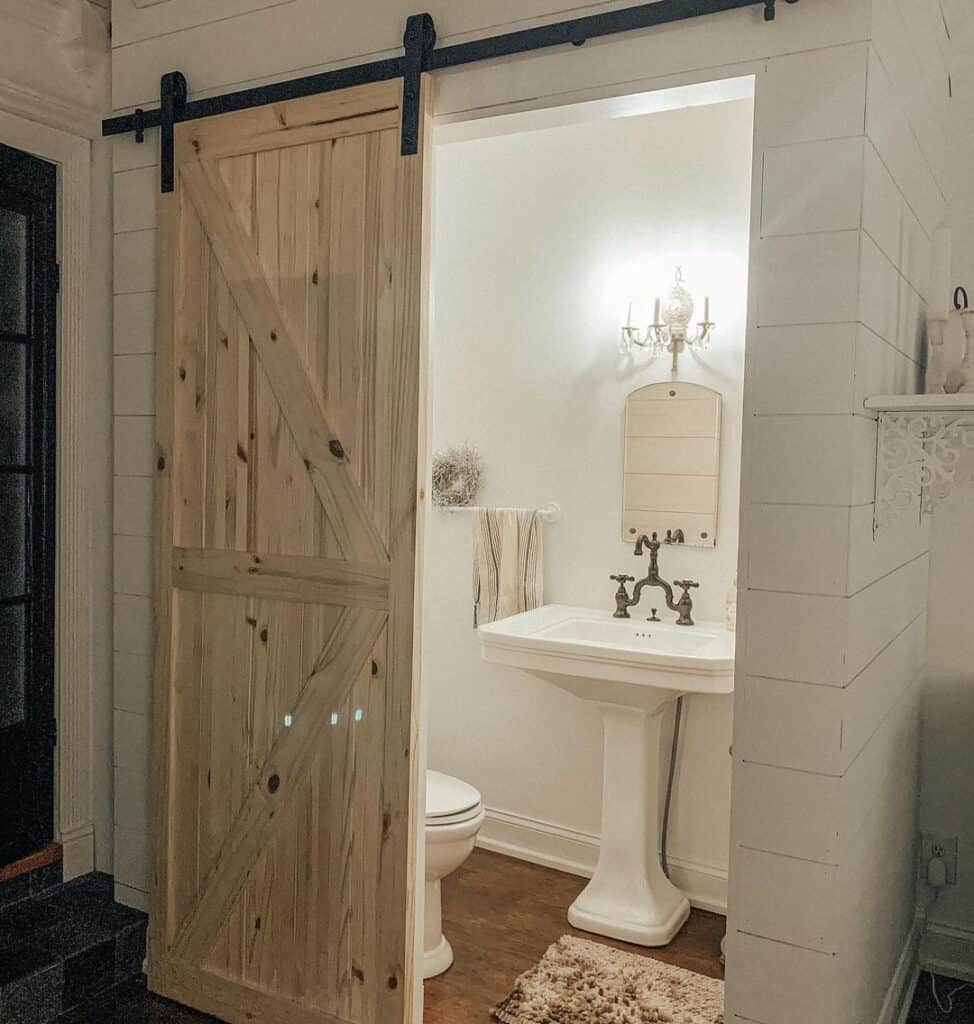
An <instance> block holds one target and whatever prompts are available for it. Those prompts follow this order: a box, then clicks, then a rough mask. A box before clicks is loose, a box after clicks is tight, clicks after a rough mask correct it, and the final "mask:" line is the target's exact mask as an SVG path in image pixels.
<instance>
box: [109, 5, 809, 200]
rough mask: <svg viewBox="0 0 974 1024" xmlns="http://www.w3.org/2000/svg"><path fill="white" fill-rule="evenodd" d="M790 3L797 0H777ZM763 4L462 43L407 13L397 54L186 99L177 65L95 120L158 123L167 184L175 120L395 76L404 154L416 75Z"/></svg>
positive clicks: (630, 17)
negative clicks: (445, 39)
mask: <svg viewBox="0 0 974 1024" xmlns="http://www.w3.org/2000/svg"><path fill="white" fill-rule="evenodd" d="M785 2H786V3H790V4H794V3H797V2H798V0H785ZM759 6H760V7H763V8H764V20H765V21H773V20H774V17H775V0H657V2H656V3H648V4H640V5H639V6H638V7H627V8H624V9H623V10H619V11H607V12H605V13H604V14H591V15H588V16H587V17H583V18H573V19H571V20H569V21H557V22H554V23H553V24H551V25H540V26H538V27H537V28H528V29H522V30H521V31H518V32H506V33H504V34H502V35H498V36H488V37H487V38H485V39H476V40H474V41H473V42H469V43H457V44H455V45H453V46H444V47H441V48H440V49H437V48H436V29H435V27H434V25H433V18H432V17H431V16H430V15H429V14H414V15H412V16H411V17H410V18H409V19H408V20H407V22H406V32H405V36H404V38H403V44H404V47H405V55H404V56H402V57H391V58H388V59H386V60H376V61H370V62H369V63H366V64H356V65H353V66H351V67H346V68H339V69H338V70H336V71H325V72H322V73H321V74H317V75H306V76H305V77H303V78H293V79H291V80H290V81H287V82H275V83H274V84H272V85H260V86H257V87H256V88H253V89H241V90H240V91H239V92H230V93H225V94H223V95H221V96H209V97H207V98H206V99H200V100H189V99H187V86H186V79H185V77H184V76H183V75H182V74H181V73H180V72H179V71H173V72H170V73H169V74H167V75H163V77H162V85H161V89H160V103H159V106H158V107H157V108H155V109H153V110H142V109H141V108H140V109H138V110H136V111H135V113H133V114H124V115H122V116H121V117H110V118H108V119H106V120H105V121H103V122H102V134H103V135H124V134H126V133H128V132H134V133H135V138H136V141H137V142H142V141H144V138H145V130H146V129H147V128H161V129H162V133H161V135H162V139H161V145H162V154H161V160H160V165H161V177H162V182H161V184H162V191H163V192H171V191H172V189H173V153H172V143H173V125H175V124H179V123H180V122H183V121H196V120H199V119H200V118H202V117H212V116H214V115H216V114H229V113H232V112H233V111H235V110H246V109H247V108H249V107H262V106H266V105H267V104H269V103H281V102H284V101H286V100H294V99H300V98H301V97H302V96H314V95H317V94H318V93H324V92H333V91H334V90H336V89H345V88H348V87H349V86H353V85H364V84H367V83H369V82H386V81H390V80H391V79H394V78H402V79H403V125H402V152H403V155H404V156H409V155H411V154H414V153H416V151H417V147H418V144H419V132H418V129H419V109H420V106H419V100H420V79H421V76H422V75H423V73H424V72H429V71H442V70H444V69H446V68H456V67H461V66H462V65H464V64H475V63H477V62H479V61H483V60H493V59H495V58H497V57H509V56H512V55H513V54H518V53H528V52H530V51H533V50H545V49H548V48H550V47H552V46H567V45H569V44H571V45H572V46H582V45H583V44H585V43H586V42H587V41H588V40H589V39H598V38H600V37H601V36H610V35H615V34H617V33H619V32H635V31H638V30H639V29H646V28H655V27H656V26H658V25H666V24H669V23H671V22H674V21H687V20H688V19H690V18H700V17H703V16H704V15H707V14H720V13H722V12H724V11H735V10H738V9H739V8H743V7H759Z"/></svg>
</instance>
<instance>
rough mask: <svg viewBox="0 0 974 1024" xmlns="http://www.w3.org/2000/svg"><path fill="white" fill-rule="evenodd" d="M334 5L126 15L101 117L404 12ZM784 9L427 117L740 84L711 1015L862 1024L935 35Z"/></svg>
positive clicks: (896, 769)
mask: <svg viewBox="0 0 974 1024" xmlns="http://www.w3.org/2000/svg"><path fill="white" fill-rule="evenodd" d="M562 2H563V0H562ZM326 6H327V5H322V4H320V2H317V0H315V2H312V0H291V2H289V3H283V4H274V5H272V4H271V3H269V2H265V3H263V4H261V3H259V0H251V2H247V0H223V2H221V3H218V4H215V5H212V7H208V8H207V12H206V14H205V15H204V14H203V13H201V10H200V7H199V5H198V4H196V3H193V2H191V0H167V2H163V3H160V4H157V5H152V6H141V5H138V4H136V3H135V2H134V0H116V3H115V7H114V19H115V45H116V49H115V52H114V64H113V72H114V90H115V94H114V95H115V99H114V102H115V106H116V107H117V108H119V109H123V108H128V107H131V106H134V105H136V104H144V103H146V102H149V101H151V100H152V99H153V97H154V95H155V93H156V90H157V83H158V78H159V75H160V73H162V72H164V71H167V70H170V69H171V68H173V67H180V68H181V69H183V70H184V71H185V72H186V73H187V75H188V78H189V82H190V87H191V89H193V90H194V91H196V92H200V91H203V92H205V91H208V90H209V91H213V90H216V89H219V88H224V87H227V86H230V85H240V84H243V83H245V82H250V81H253V80H257V79H265V78H268V77H281V76H284V75H285V74H288V73H293V72H294V71H295V70H296V69H298V68H307V67H312V66H313V67H319V66H322V65H324V64H326V63H328V62H329V61H332V62H334V61H339V60H341V61H344V60H349V59H352V58H356V57H360V56H362V55H364V54H374V53H377V52H380V51H381V52H385V51H388V50H390V49H391V48H393V47H395V46H396V45H397V43H398V37H399V34H400V30H401V25H402V23H403V21H404V19H405V16H406V15H407V14H408V13H411V9H410V8H409V7H408V5H406V4H405V3H402V2H400V0H368V2H363V3H361V4H358V5H356V6H355V7H354V9H352V10H350V11H349V12H347V17H344V18H343V19H342V20H341V21H340V22H336V21H335V20H334V18H333V17H332V16H331V15H330V14H329V12H328V11H327V10H326V9H325V8H326ZM618 6H624V4H621V3H612V4H601V5H593V7H592V8H588V9H605V8H606V7H618ZM782 6H783V9H782V10H781V11H780V14H779V18H778V20H777V21H776V22H775V23H774V24H773V25H764V24H763V23H762V22H761V19H760V12H759V11H758V10H754V11H747V12H733V13H728V14H725V15H720V16H715V17H712V18H707V19H702V20H700V21H699V22H694V23H692V24H687V25H680V26H673V27H669V28H668V29H667V30H666V31H664V32H657V33H650V34H634V35H631V36H626V37H621V38H619V39H615V40H611V41H606V42H602V43H596V44H590V45H589V46H586V47H584V48H581V49H579V50H574V51H571V52H567V53H566V52H561V53H558V54H554V53H547V54H539V55H533V56H529V57H524V58H520V59H518V60H517V61H514V62H497V63H495V64H493V65H483V66H480V67H477V68H471V69H466V70H464V71H462V72H456V73H451V74H449V75H443V76H440V78H439V79H438V81H437V88H438V97H439V98H438V109H439V111H440V112H441V113H444V114H448V115H449V114H457V113H459V112H462V111H469V110H474V109H477V108H490V107H495V108H496V107H497V106H503V105H509V104H517V103H522V102H523V103H529V104H531V105H545V104H546V103H552V102H557V100H556V99H555V97H560V98H561V99H568V98H586V97H589V96H593V95H598V94H606V93H613V92H615V93H620V92H627V91H635V90H639V89H642V88H646V87H652V86H653V85H660V86H662V85H672V84H680V83H681V82H682V81H686V80H687V78H688V77H691V78H692V77H700V76H701V75H702V70H701V69H704V68H711V69H715V70H713V71H711V72H708V73H707V74H706V75H703V77H708V76H710V77H718V76H726V75H730V74H741V73H755V74H756V75H757V76H758V87H757V88H758V91H757V108H756V135H757V149H756V154H757V160H758V163H757V165H756V167H755V200H756V208H757V209H758V210H760V217H759V220H758V221H757V222H756V224H755V230H754V231H753V233H752V244H753V247H754V248H753V253H752V277H751V317H750V320H751V330H750V331H749V339H748V381H747V387H746V395H745V417H746V419H749V425H748V434H747V436H746V440H745V445H746V455H745V459H746V476H745V478H744V480H743V493H744V499H743V527H744V537H743V547H742V551H743V563H742V581H746V582H747V583H748V585H749V587H750V589H749V590H748V591H747V592H745V593H744V594H743V595H742V601H741V604H742V608H741V635H740V645H741V646H740V652H741V657H740V666H741V671H740V676H739V687H738V694H737V698H736V710H735V716H736V725H735V727H736V737H735V759H736V760H735V783H734V785H735V806H734V819H735V820H734V823H733V847H734V849H733V851H732V878H731V915H732V916H731V925H732V929H733V934H732V942H731V946H730V981H729V984H728V1011H729V1016H728V1019H735V1020H745V1019H750V1020H754V1021H758V1022H761V1024H803V1022H804V1021H809V1022H811V1021H815V1022H816V1024H818V1022H820V1021H822V1020H830V1021H835V1022H843V1024H844V1022H849V1024H851V1022H853V1021H855V1022H859V1021H873V1020H877V1019H878V1015H879V1012H880V1007H881V1004H882V1003H883V1000H884V998H885V997H886V993H887V989H888V988H889V985H890V982H891V980H892V978H893V974H894V969H895V967H896V964H897V961H898V958H899V957H900V955H901V951H902V950H903V948H904V945H905V943H906V941H907V937H908V932H909V923H910V920H911V918H912V913H913V902H912V893H911V891H910V886H909V885H908V882H909V880H910V879H912V871H913V832H914V824H913V813H914V812H913V806H914V797H913V794H914V789H915V780H916V763H915V755H914V749H915V734H916V718H917V715H916V685H915V682H916V675H917V671H918V668H919V665H920V664H921V663H922V661H923V630H924V612H925V606H926V569H927V566H926V537H925V535H924V534H923V533H922V532H919V531H917V530H914V529H910V528H905V527H904V528H902V529H900V530H899V531H897V532H895V533H893V534H890V535H888V536H885V537H882V538H880V539H878V540H877V541H874V540H873V538H872V529H871V518H872V509H871V502H872V487H873V470H874V464H875V432H876V428H875V423H874V421H873V420H872V419H871V418H869V417H867V416H866V415H864V414H863V412H862V404H861V400H862V397H863V396H864V395H865V394H868V393H871V392H880V391H882V392H887V391H891V390H901V391H907V390H911V389H912V387H913V386H914V384H915V380H916V376H917V372H918V362H919V358H920V325H921V320H922V314H923V308H924V298H925V295H926V289H927V282H926V279H925V275H926V270H927V265H928V262H929V237H930V234H931V232H932V230H933V227H934V225H935V224H936V222H937V220H938V219H939V217H940V216H941V211H942V207H943V195H942V190H941V187H940V184H939V181H940V178H939V177H938V168H939V167H941V166H942V154H940V153H939V147H940V145H941V142H942V138H943V129H942V121H943V118H942V116H941V114H940V113H939V111H938V109H937V108H938V107H939V106H940V104H941V101H942V98H943V94H944V91H943V88H942V87H943V85H944V83H943V78H942V75H941V74H940V68H941V67H942V61H939V60H938V55H939V41H938V38H937V34H936V33H937V31H938V29H937V26H938V24H942V23H941V22H939V20H938V15H937V11H936V2H935V0H916V2H914V0H816V2H814V3H813V2H810V0H809V2H805V3H801V4H799V5H797V6H795V7H790V6H788V7H785V6H784V5H782ZM255 8H261V9H258V10H255ZM430 10H431V11H432V13H433V14H434V16H435V17H436V19H437V24H438V27H439V29H440V32H441V36H443V37H451V38H452V39H456V38H457V37H458V36H461V35H463V34H465V33H469V32H476V31H480V30H483V29H486V28H488V27H493V30H498V29H499V28H503V27H508V26H510V25H512V24H514V19H515V18H519V19H524V18H526V17H527V18H532V17H552V16H556V15H558V14H559V13H562V12H563V8H561V7H560V6H559V0H535V2H534V3H532V4H530V5H528V6H527V7H526V6H525V5H524V4H515V3H513V0H490V2H481V3H473V2H463V3H460V2H456V0H451V2H449V3H447V2H446V0H443V2H441V3H438V4H432V5H431V7H430ZM211 15H212V19H211V20H208V21H207V19H208V18H210V16H211ZM203 21H207V23H206V24H202V22H203ZM521 23H522V22H518V24H521ZM647 68H652V69H653V74H655V75H657V76H659V77H657V78H656V79H654V80H652V82H650V81H649V80H648V79H647V78H646V74H647V71H646V69H647ZM663 76H666V77H665V78H664V77H663ZM917 84H920V85H922V86H923V88H922V89H920V90H918V89H916V88H915V86H916V85H917ZM916 96H922V98H923V102H922V103H918V102H917V101H916V99H915V97H916ZM148 141H149V145H147V146H145V147H137V146H135V145H134V143H133V142H132V141H131V139H124V140H120V141H119V142H117V144H116V150H115V170H116V174H115V186H116V196H115V203H116V210H115V214H116V231H117V232H118V234H117V236H116V250H115V255H116V278H115V291H116V345H117V348H116V353H117V354H116V357H115V362H116V366H115V370H116V398H115V402H116V405H115V412H116V417H117V418H116V474H117V476H116V516H117V521H118V523H119V524H120V525H119V530H121V528H122V527H121V524H125V526H126V530H127V531H130V532H125V533H124V534H120V536H119V538H117V540H118V542H119V544H118V549H119V552H120V553H119V555H118V556H117V558H116V592H117V597H116V720H115V728H116V750H115V764H116V787H117V800H116V822H117V833H116V877H117V880H118V883H119V892H120V895H122V896H124V897H126V898H128V899H131V900H133V901H138V900H139V899H141V896H140V893H142V892H143V891H144V890H145V887H146V872H145V849H146V838H145V788H144V779H145V776H146V766H147V756H148V754H147V751H148V741H147V734H148V719H147V714H146V711H147V707H148V705H147V700H148V696H147V695H148V685H149V683H148V672H149V655H150V649H149V648H150V608H149V599H148V596H147V594H148V586H147V584H148V577H147V571H146V567H147V564H148V562H147V559H148V548H149V542H148V536H147V533H148V511H147V504H146V503H147V502H148V500H149V491H150V489H151V485H150V484H149V483H148V482H147V480H148V478H149V477H150V474H151V473H152V456H151V447H150V444H149V439H148V431H149V429H150V427H149V423H150V422H151V415H152V397H151V380H152V368H153V360H152V354H151V353H152V345H153V342H152V321H153V305H152V303H153V299H152V294H151V293H152V292H153V290H154V288H155V267H154V259H155V256H154V254H155V230H154V217H153V209H154V206H153V196H154V192H155V188H156V184H155V180H156V169H155V167H154V166H149V165H151V164H153V163H154V161H155V152H156V151H155V143H156V140H155V138H153V137H152V134H150V136H149V140H148ZM715 167H716V165H715ZM715 173H717V171H716V170H715Z"/></svg>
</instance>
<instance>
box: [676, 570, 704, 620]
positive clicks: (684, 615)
mask: <svg viewBox="0 0 974 1024" xmlns="http://www.w3.org/2000/svg"><path fill="white" fill-rule="evenodd" d="M673 586H674V587H679V588H680V589H681V590H682V591H683V593H682V595H681V596H680V600H679V601H677V602H676V610H677V611H678V612H679V613H680V617H679V618H678V619H677V620H676V624H677V625H678V626H692V625H693V614H692V612H693V598H691V597H690V589H691V588H692V587H699V586H700V584H699V583H697V582H696V581H695V580H674V581H673Z"/></svg>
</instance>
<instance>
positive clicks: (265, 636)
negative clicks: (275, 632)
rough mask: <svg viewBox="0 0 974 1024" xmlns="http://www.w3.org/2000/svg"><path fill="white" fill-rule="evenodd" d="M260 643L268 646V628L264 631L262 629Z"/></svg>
mask: <svg viewBox="0 0 974 1024" xmlns="http://www.w3.org/2000/svg"><path fill="white" fill-rule="evenodd" d="M260 642H261V643H262V644H266V643H267V628H266V626H265V627H264V629H262V630H261V631H260Z"/></svg>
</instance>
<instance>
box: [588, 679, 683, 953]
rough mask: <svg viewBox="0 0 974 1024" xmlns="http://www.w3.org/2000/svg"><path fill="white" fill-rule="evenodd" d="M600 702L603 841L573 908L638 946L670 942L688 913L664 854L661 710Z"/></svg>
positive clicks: (591, 928) (598, 929) (594, 925)
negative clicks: (662, 857)
mask: <svg viewBox="0 0 974 1024" xmlns="http://www.w3.org/2000/svg"><path fill="white" fill-rule="evenodd" d="M675 696H676V695H675V694H673V695H671V696H669V697H668V698H667V701H662V702H661V703H660V705H659V707H657V708H655V709H654V710H652V711H648V710H640V709H638V708H627V707H620V706H618V705H614V704H613V705H610V704H601V705H599V710H600V711H601V712H602V725H603V735H604V745H605V748H604V752H603V761H604V772H603V782H602V843H601V846H600V848H599V861H598V864H597V865H596V868H595V874H594V875H593V876H592V880H591V881H590V882H589V884H588V885H587V886H586V887H585V889H584V890H583V891H582V893H581V894H580V895H579V897H578V899H577V900H575V902H574V903H573V904H572V905H571V907H570V908H569V911H568V920H569V923H570V924H572V925H573V926H574V927H576V928H581V929H582V930H584V931H587V932H594V933H595V934H597V935H606V936H608V937H609V938H613V939H620V940H621V941H623V942H633V943H636V944H637V945H640V946H665V945H667V944H668V943H669V942H671V941H672V939H673V937H674V936H675V935H676V933H677V932H678V931H679V930H680V929H681V928H682V927H683V925H684V923H685V922H686V919H687V918H688V917H689V916H690V903H689V901H688V900H687V898H686V896H685V895H684V894H683V893H682V892H681V891H680V890H679V889H677V887H676V886H675V885H673V883H672V882H670V880H669V879H668V878H667V877H666V875H664V874H663V869H662V867H661V866H660V861H659V780H658V778H657V771H658V765H659V746H660V723H661V721H662V715H661V711H662V709H663V706H664V704H665V703H667V702H668V701H669V700H671V699H675Z"/></svg>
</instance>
